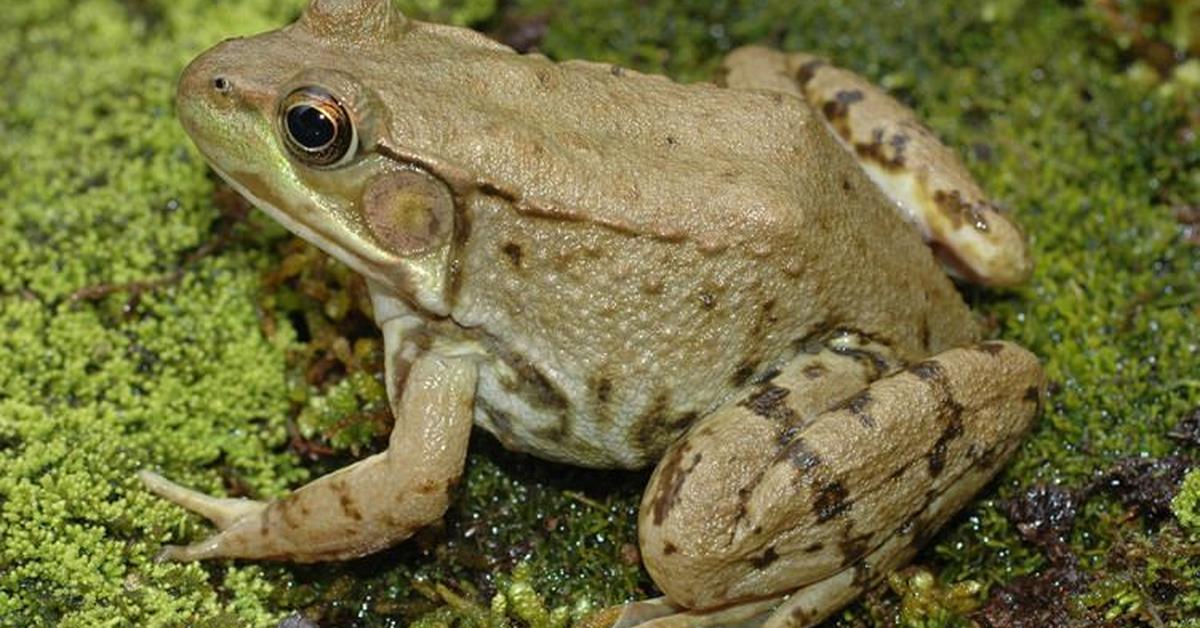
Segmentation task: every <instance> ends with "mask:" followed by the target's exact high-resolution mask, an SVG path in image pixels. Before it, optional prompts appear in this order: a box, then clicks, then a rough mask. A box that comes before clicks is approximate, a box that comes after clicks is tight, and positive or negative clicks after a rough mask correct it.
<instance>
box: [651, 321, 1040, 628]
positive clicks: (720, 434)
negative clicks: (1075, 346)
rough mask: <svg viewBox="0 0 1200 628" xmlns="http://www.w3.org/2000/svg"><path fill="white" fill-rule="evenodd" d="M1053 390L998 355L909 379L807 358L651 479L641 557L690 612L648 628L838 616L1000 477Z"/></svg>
mask: <svg viewBox="0 0 1200 628" xmlns="http://www.w3.org/2000/svg"><path fill="white" fill-rule="evenodd" d="M881 371H883V373H881ZM881 375H882V376H881ZM1041 388H1042V374H1041V368H1040V366H1039V365H1038V362H1037V359H1036V358H1035V357H1034V356H1033V355H1032V354H1030V353H1029V352H1027V351H1025V350H1023V349H1021V348H1019V347H1017V346H1015V345H1012V344H1008V343H1001V342H987V343H983V344H979V345H976V346H973V347H969V348H963V349H953V350H950V351H946V352H944V353H941V354H939V355H937V356H935V357H933V358H932V359H929V360H927V361H924V362H921V363H918V364H915V365H912V366H909V367H908V368H905V369H903V370H896V369H893V368H891V363H890V362H888V360H887V358H886V353H882V352H877V351H875V350H874V349H873V348H872V347H871V346H869V345H863V346H857V347H856V346H845V345H841V346H839V345H832V346H830V347H829V348H827V349H825V350H823V351H820V352H818V353H806V354H801V355H800V356H798V357H797V358H795V359H794V360H793V361H792V362H790V363H789V364H788V365H787V366H786V367H785V368H783V369H782V371H781V372H779V373H778V374H776V375H775V376H774V377H773V378H769V379H765V380H763V381H760V382H759V383H758V384H757V385H756V386H755V387H753V388H752V389H751V390H748V391H746V392H745V393H743V394H742V395H741V396H739V397H737V398H735V399H734V400H732V401H731V402H729V403H728V404H726V405H725V406H723V407H722V408H720V409H718V410H717V411H716V412H715V413H713V414H712V415H710V416H708V417H706V418H705V419H703V420H702V421H701V422H700V423H697V424H696V425H695V426H693V428H692V430H691V431H690V432H689V433H688V434H687V435H686V436H685V437H684V438H683V439H682V440H681V441H679V442H678V443H676V444H675V445H674V446H673V447H672V448H671V449H670V450H668V452H667V454H666V456H665V457H664V458H663V460H662V462H661V463H660V464H659V467H658V468H657V469H656V470H655V473H654V475H653V477H652V478H651V481H650V484H649V486H648V488H647V489H646V494H645V496H644V497H643V500H642V506H641V514H640V521H639V534H640V540H641V549H642V555H643V558H644V560H645V563H646V567H647V569H648V570H649V571H650V574H651V576H652V577H653V578H654V581H655V582H656V583H658V585H659V586H660V588H661V589H662V590H663V592H664V593H665V594H666V596H667V598H668V599H669V601H670V602H671V603H673V604H675V605H678V606H680V607H683V608H687V609H692V610H689V611H687V612H685V613H682V614H678V615H673V616H669V617H666V618H663V619H655V620H652V621H649V622H647V623H646V625H649V626H656V625H663V626H667V625H689V624H688V622H690V621H701V619H702V618H703V617H705V616H711V615H712V614H713V613H718V614H720V613H728V612H732V611H734V610H736V609H737V608H738V607H740V606H744V605H751V606H752V607H753V610H756V611H762V610H763V609H762V605H764V604H769V605H770V606H775V607H777V608H776V610H774V614H773V615H771V616H770V618H769V619H768V620H767V622H766V623H767V625H810V624H813V623H816V622H818V621H820V620H821V619H822V618H824V617H827V616H828V615H829V614H831V613H833V612H834V611H836V610H837V609H838V608H840V607H841V606H842V605H844V604H846V603H847V602H849V601H850V600H852V599H853V598H854V597H855V596H857V595H858V594H860V593H862V592H863V591H864V590H866V589H867V588H869V587H871V586H873V585H874V584H876V583H877V582H878V581H879V580H880V579H881V578H882V577H884V576H885V575H886V574H887V573H888V572H889V571H891V570H893V569H895V568H897V567H899V566H900V565H902V564H903V563H904V562H905V561H907V560H909V559H910V558H911V557H912V555H913V554H914V553H915V551H916V550H917V548H918V547H919V546H920V545H921V544H922V543H923V542H924V541H925V540H927V539H928V538H930V537H931V536H932V535H933V534H934V533H935V532H936V531H937V529H938V528H939V527H940V526H941V525H942V524H943V523H945V521H946V520H947V519H948V518H949V517H950V516H951V515H952V514H953V513H954V512H955V511H957V510H958V509H959V508H961V507H962V506H963V505H964V504H965V503H966V502H967V501H968V500H969V499H970V497H971V496H972V495H973V494H974V493H975V492H976V491H978V490H979V489H980V488H981V487H982V486H983V485H984V484H985V483H986V482H987V481H988V479H989V478H991V477H992V476H993V475H994V474H995V473H996V471H997V470H998V469H1000V468H1001V466H1002V465H1003V464H1004V463H1005V461H1006V460H1007V459H1008V458H1009V456H1010V455H1011V454H1012V453H1013V451H1014V450H1015V449H1016V447H1017V445H1018V444H1019V443H1020V441H1021V437H1022V435H1023V434H1024V433H1025V432H1026V430H1028V429H1029V426H1030V425H1031V423H1032V419H1033V417H1034V416H1035V415H1036V413H1037V411H1038V407H1039V400H1040V398H1041V396H1040V395H1041ZM685 619H686V620H687V621H684V620H685ZM679 622H682V623H679ZM717 623H719V622H717Z"/></svg>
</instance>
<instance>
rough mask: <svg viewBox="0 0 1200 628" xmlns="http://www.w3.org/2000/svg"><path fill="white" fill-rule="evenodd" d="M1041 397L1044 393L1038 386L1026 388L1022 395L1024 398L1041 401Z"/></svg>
mask: <svg viewBox="0 0 1200 628" xmlns="http://www.w3.org/2000/svg"><path fill="white" fill-rule="evenodd" d="M1041 398H1042V394H1041V392H1040V391H1039V390H1038V387H1037V386H1030V387H1029V388H1026V389H1025V394H1024V395H1023V396H1022V397H1021V399H1022V400H1024V401H1031V402H1036V401H1039V400H1040V399H1041Z"/></svg>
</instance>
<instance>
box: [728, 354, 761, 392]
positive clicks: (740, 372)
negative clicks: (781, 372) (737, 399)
mask: <svg viewBox="0 0 1200 628" xmlns="http://www.w3.org/2000/svg"><path fill="white" fill-rule="evenodd" d="M757 368H758V361H757V360H753V359H746V360H743V361H742V363H741V364H739V365H738V368H737V370H736V371H734V372H733V378H732V379H731V381H732V382H733V385H734V386H741V385H742V384H745V383H746V382H748V381H750V376H751V375H754V370H755V369H757Z"/></svg>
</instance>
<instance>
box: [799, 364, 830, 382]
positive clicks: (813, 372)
mask: <svg viewBox="0 0 1200 628" xmlns="http://www.w3.org/2000/svg"><path fill="white" fill-rule="evenodd" d="M800 372H801V373H803V374H804V376H805V377H807V378H808V379H819V378H821V377H824V376H825V374H827V373H829V367H828V366H825V363H824V362H813V363H812V364H809V365H807V366H805V367H804V369H803V370H801V371H800Z"/></svg>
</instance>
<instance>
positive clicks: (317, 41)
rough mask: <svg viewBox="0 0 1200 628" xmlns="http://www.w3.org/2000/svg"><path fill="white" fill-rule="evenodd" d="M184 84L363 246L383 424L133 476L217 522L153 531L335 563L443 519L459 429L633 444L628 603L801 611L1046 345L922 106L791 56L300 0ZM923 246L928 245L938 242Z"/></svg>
mask: <svg viewBox="0 0 1200 628" xmlns="http://www.w3.org/2000/svg"><path fill="white" fill-rule="evenodd" d="M178 113H179V117H180V120H181V121H182V123H183V125H184V127H185V128H186V130H187V132H188V134H189V135H190V136H191V137H192V139H193V140H194V141H195V143H196V146H198V147H199V149H200V152H201V153H203V155H204V156H205V157H206V158H207V160H208V161H209V162H210V163H211V165H212V167H213V169H214V170H215V171H216V172H217V173H218V174H219V175H220V176H221V177H222V178H224V179H225V180H226V181H227V182H228V183H229V185H230V186H232V187H233V188H234V189H236V190H237V191H238V192H240V193H241V194H242V195H244V196H245V197H246V198H247V199H249V200H250V201H251V202H252V203H253V204H254V205H256V206H257V207H259V208H261V209H262V210H263V211H265V212H267V213H268V214H270V215H271V216H272V217H273V218H275V219H276V220H278V221H279V222H280V223H282V224H283V225H284V226H286V227H287V228H288V229H290V230H292V231H293V232H295V233H296V234H298V235H299V236H300V237H302V238H305V239H306V240H308V241H310V242H312V243H314V244H316V245H317V246H319V247H321V248H322V249H324V250H325V251H326V252H328V253H329V254H330V255H333V256H334V257H336V258H337V259H339V260H341V261H342V262H344V263H346V264H347V265H349V266H350V267H351V268H353V269H354V270H355V271H357V272H359V273H361V274H362V275H363V276H364V277H365V278H366V281H367V283H368V286H369V289H370V293H371V298H372V303H373V309H374V316H375V320H376V322H377V323H378V325H379V328H380V330H381V332H382V334H383V339H384V346H385V350H386V385H387V394H388V399H389V400H390V405H391V409H392V412H393V414H394V416H395V426H394V428H393V431H392V433H391V437H390V440H389V443H388V448H387V450H386V451H385V452H383V453H379V454H377V455H374V456H371V457H369V458H366V459H364V460H360V461H359V462H357V463H355V464H353V465H350V466H348V467H346V468H344V469H341V470H339V471H337V472H335V473H331V474H329V475H326V476H324V477H320V478H317V479H316V480H314V481H312V482H310V483H309V484H307V485H305V486H303V487H300V488H298V489H297V490H295V491H294V492H292V493H291V494H290V495H288V496H287V497H284V498H282V499H278V500H275V501H271V502H263V501H255V500H247V499H229V498H217V497H209V496H205V495H202V494H200V493H197V492H194V491H191V490H189V489H186V488H183V487H181V486H178V485H176V484H173V483H171V482H169V481H167V480H165V479H163V478H162V477H160V476H158V475H156V474H154V473H152V472H149V471H145V472H143V473H142V474H141V477H142V479H143V480H144V482H145V483H146V484H147V486H148V487H149V488H150V489H151V490H153V491H154V492H155V493H157V494H159V495H161V496H163V497H165V498H167V499H169V500H171V501H173V502H176V503H178V504H180V505H181V506H183V507H185V508H188V509H190V510H192V511H194V512H197V513H199V514H201V515H203V516H205V517H207V518H208V519H210V520H211V521H212V522H213V523H214V524H215V526H216V527H217V528H218V529H219V532H218V533H217V534H215V535H214V536H212V537H210V538H208V539H206V540H202V541H199V542H197V543H194V544H192V545H188V546H184V547H175V546H171V547H167V548H166V549H165V550H164V554H163V555H164V557H165V558H167V559H172V560H181V561H190V560H199V559H212V558H243V559H275V560H287V561H296V562H311V561H328V560H342V559H348V558H353V557H356V556H362V555H364V554H367V553H370V552H374V551H376V550H379V549H382V548H385V547H388V546H390V545H393V544H395V543H398V542H400V541H402V540H403V539H405V538H407V537H409V536H411V535H412V534H413V533H414V531H415V530H417V529H419V528H421V527H422V526H426V525H429V524H432V523H434V522H436V521H438V520H439V518H440V517H441V516H442V515H443V513H444V511H445V509H446V507H447V504H448V500H449V496H450V494H451V491H452V489H453V488H454V486H455V485H456V483H457V482H458V480H459V478H460V476H461V474H462V471H463V464H464V457H465V455H466V448H467V440H468V435H469V433H470V431H471V429H472V426H478V427H480V428H482V429H483V430H486V431H487V432H490V433H491V434H493V435H494V436H495V437H496V438H497V439H499V441H500V442H501V443H503V444H504V445H505V446H506V447H508V448H510V449H513V450H516V451H521V452H527V453H529V454H531V455H534V456H538V457H540V458H544V459H547V460H553V461H558V462H562V463H568V464H573V465H580V466H584V467H592V468H624V469H637V468H643V467H647V466H650V465H656V468H655V471H654V473H653V476H652V477H651V479H650V481H649V486H648V487H647V489H646V491H645V495H644V497H643V500H642V504H641V514H640V527H639V536H640V539H639V540H640V546H641V555H642V557H643V560H644V562H645V565H646V568H647V569H648V571H649V573H650V574H651V576H652V577H653V578H654V581H655V582H656V583H657V584H658V586H659V587H660V588H661V589H662V591H663V593H664V597H663V598H660V599H658V600H654V601H648V602H642V603H633V604H630V605H628V606H627V607H625V608H624V609H623V615H622V616H621V617H620V619H619V623H620V625H634V624H638V623H642V624H646V625H659V626H662V625H703V624H709V625H725V624H730V623H736V622H740V621H754V622H758V623H766V624H767V625H809V624H812V623H815V622H818V621H820V620H821V619H822V618H824V617H826V616H828V615H829V614H830V613H832V612H834V611H835V610H837V609H838V608H840V607H841V606H842V605H844V604H845V603H847V602H848V601H849V600H851V599H853V598H854V597H855V596H856V595H858V594H859V593H861V592H862V591H864V590H865V589H867V588H868V587H871V586H873V585H874V584H875V583H877V582H878V581H879V580H880V579H881V578H882V577H883V576H885V575H886V574H887V573H888V572H889V571H891V570H893V569H895V568H897V567H898V566H900V565H902V564H903V563H905V562H906V561H907V560H909V559H910V558H911V557H912V556H913V554H914V553H915V551H916V549H917V548H918V547H920V545H921V544H922V543H923V542H924V541H925V540H927V539H928V538H930V536H931V535H933V534H934V533H935V532H936V531H937V529H938V528H939V526H941V525H942V524H943V523H944V522H945V521H946V520H947V518H949V517H950V516H951V515H952V514H953V513H954V512H955V511H957V510H958V509H960V508H961V507H962V506H963V505H964V504H965V503H966V502H967V501H968V500H969V499H970V498H971V497H972V495H974V494H975V493H976V492H977V491H978V490H979V489H980V488H981V487H982V486H983V485H984V484H985V483H986V482H987V481H988V480H989V479H990V478H991V477H992V476H993V475H994V474H995V473H996V472H997V470H998V469H1000V468H1001V467H1002V466H1003V465H1004V463H1005V462H1006V461H1007V460H1008V459H1009V457H1010V455H1011V454H1012V453H1013V451H1014V450H1015V449H1016V448H1017V446H1018V445H1019V444H1020V442H1021V440H1022V437H1023V435H1024V434H1025V433H1026V432H1027V430H1028V429H1029V428H1030V426H1031V424H1032V422H1033V419H1034V417H1035V416H1036V415H1037V413H1038V410H1039V407H1040V399H1041V396H1042V389H1043V377H1042V372H1041V368H1040V366H1039V364H1038V361H1037V359H1036V358H1035V357H1034V356H1033V355H1031V354H1030V353H1029V352H1027V351H1025V350H1024V349H1022V348H1020V347H1018V346H1016V345H1013V344H1010V343H1006V342H1000V341H985V340H983V338H982V335H981V330H980V326H979V324H978V323H977V321H976V320H975V318H974V316H973V314H972V313H971V312H970V310H969V309H968V308H967V307H966V305H965V304H964V303H963V300H962V298H961V297H960V295H959V294H958V293H957V291H956V289H955V286H954V285H953V283H952V281H951V280H950V279H949V278H948V277H947V272H949V273H950V274H952V275H954V276H955V277H958V278H960V279H962V280H966V281H974V282H978V283H981V284H984V285H988V286H1009V285H1013V284H1016V283H1019V282H1020V281H1022V280H1024V279H1025V278H1026V277H1027V276H1028V275H1029V273H1030V269H1031V262H1030V260H1029V255H1028V252H1027V247H1026V245H1025V241H1024V237H1023V236H1022V234H1021V232H1020V230H1019V229H1018V228H1017V227H1016V226H1015V224H1014V223H1012V222H1011V221H1010V220H1009V219H1008V217H1007V216H1005V215H1004V214H1002V213H1000V212H999V211H998V210H997V208H996V206H995V205H994V204H993V203H991V202H990V201H988V199H987V197H986V196H985V195H984V193H983V192H982V191H981V190H980V188H979V186H978V185H976V184H975V183H974V182H973V181H972V179H971V177H970V175H969V174H968V173H967V172H966V170H965V168H964V167H963V166H962V164H961V163H960V162H959V160H958V159H957V158H956V157H955V155H954V154H953V153H952V152H951V151H950V150H949V149H948V148H946V147H945V146H944V145H942V144H941V143H939V142H938V140H937V139H936V138H934V137H933V135H932V134H931V133H930V132H929V131H928V130H926V128H925V127H924V126H922V125H921V124H920V122H919V121H917V119H916V118H915V116H914V115H913V114H912V112H911V111H909V110H908V109H907V108H905V107H904V106H903V105H901V104H899V103H898V102H896V101H895V100H893V99H892V98H890V97H889V96H888V95H887V94H885V93H884V92H883V91H882V90H880V89H879V88H877V87H874V86H873V85H871V84H870V83H868V82H867V81H865V80H864V79H862V78H860V77H858V76H856V75H854V74H852V73H850V72H848V71H845V70H842V69H839V68H837V67H835V66H833V65H831V64H830V63H828V62H826V61H824V60H822V59H819V58H816V57H812V56H808V55H804V54H799V53H791V54H788V53H782V52H777V51H773V50H769V49H766V48H761V47H748V48H742V49H739V50H737V51H735V52H733V53H732V54H731V55H730V56H729V57H728V59H727V60H726V61H725V64H724V68H723V72H722V73H721V76H720V77H719V78H718V79H717V81H716V82H715V83H712V84H709V83H704V84H690V85H684V84H679V83H676V82H673V81H671V80H669V79H666V78H663V77H660V76H652V75H647V74H642V73H638V72H635V71H632V70H629V69H626V68H622V67H618V66H614V65H606V64H598V63H589V62H584V61H568V62H565V63H555V62H553V61H551V60H549V59H547V58H545V57H544V56H541V55H538V54H525V55H521V54H517V53H515V52H514V51H513V50H511V49H509V48H507V47H505V46H503V45H501V44H499V43H496V42H494V41H492V40H490V39H488V38H486V37H485V36H483V35H480V34H478V33H475V32H473V31H470V30H467V29H462V28H455V27H450V26H442V25H437V24H430V23H423V22H419V21H415V20H412V19H409V18H407V17H405V16H404V15H402V14H401V13H400V12H399V11H397V10H396V9H395V8H393V7H392V6H391V4H390V2H388V1H387V0H313V1H312V3H311V4H310V6H309V7H308V8H307V10H306V11H305V12H304V13H303V15H302V16H301V17H300V19H299V20H298V21H297V22H296V23H295V24H292V25H290V26H288V27H285V28H282V29H280V30H277V31H274V32H270V33H265V34H262V35H258V36H254V37H249V38H238V39H231V40H228V41H225V42H222V43H221V44H219V45H218V46H216V47H215V48H213V49H211V50H209V51H208V52H206V53H204V54H203V55H202V56H200V57H199V58H197V59H196V60H195V61H193V62H192V63H191V65H189V66H188V68H187V70H186V71H185V72H184V74H183V77H182V78H181V79H180V83H179V92H178ZM939 262H940V265H939Z"/></svg>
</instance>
